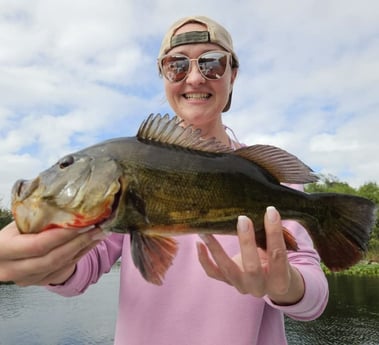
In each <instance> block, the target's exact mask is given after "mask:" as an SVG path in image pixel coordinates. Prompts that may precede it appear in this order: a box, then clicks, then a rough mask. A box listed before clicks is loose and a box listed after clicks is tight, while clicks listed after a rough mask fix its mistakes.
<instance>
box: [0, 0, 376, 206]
mask: <svg viewBox="0 0 379 345" xmlns="http://www.w3.org/2000/svg"><path fill="white" fill-rule="evenodd" d="M0 2H1V8H2V12H1V14H0V46H1V47H3V48H2V49H1V50H0V139H1V145H0V159H1V161H2V162H7V163H6V164H2V165H1V169H0V198H1V199H3V202H5V203H6V204H8V200H9V193H10V188H11V186H12V184H13V182H14V181H15V179H16V178H20V177H26V178H29V177H31V176H33V175H34V174H37V173H38V171H40V170H42V169H44V168H46V167H48V166H49V165H50V164H52V163H53V162H54V161H55V160H56V159H57V158H58V157H60V156H61V155H63V154H65V153H67V152H70V151H72V150H76V149H78V148H81V147H84V146H87V145H90V144H92V143H94V142H96V141H99V140H102V139H103V138H108V137H112V136H120V135H124V136H126V135H134V133H135V131H136V129H137V127H138V124H139V123H140V122H141V121H142V119H143V118H145V117H146V115H147V114H149V113H150V112H159V111H160V112H163V113H164V112H166V111H168V105H167V103H165V102H164V101H163V100H164V95H163V88H162V85H161V84H162V82H161V80H160V79H159V78H158V76H157V71H156V65H155V58H156V54H157V52H158V49H159V45H160V40H161V39H162V35H163V34H164V32H165V30H166V29H167V28H168V27H169V26H170V25H171V23H172V22H173V21H174V20H176V19H178V18H179V17H182V16H185V15H191V14H205V15H209V16H211V17H213V18H214V19H216V20H218V21H220V22H222V23H223V24H224V25H225V26H226V27H227V28H228V29H229V30H230V32H231V33H232V36H233V38H234V43H235V48H236V50H237V53H238V55H239V57H240V62H241V68H240V75H239V77H238V79H237V81H236V85H235V89H234V94H233V106H232V109H231V111H230V113H227V114H226V115H225V117H224V119H225V122H226V124H228V125H229V126H230V127H232V128H233V129H234V131H235V132H236V134H237V136H238V137H239V138H240V139H241V140H242V141H244V142H246V143H249V144H253V143H256V142H261V143H270V144H274V145H278V146H281V147H283V148H285V149H287V150H289V151H291V152H293V153H295V154H297V155H298V156H299V157H300V158H301V159H303V160H304V161H305V162H306V163H307V164H308V165H310V166H312V167H314V168H316V169H317V170H320V171H321V172H327V173H332V174H334V175H336V176H340V177H341V178H342V179H344V180H346V181H347V182H349V183H351V184H353V185H355V186H358V185H360V184H362V183H365V182H367V181H378V177H379V166H378V160H377V159H376V156H377V152H378V151H379V137H378V135H377V133H376V132H377V129H378V127H379V126H378V124H379V122H378V120H377V119H378V111H379V101H378V95H379V73H378V71H379V22H378V20H377V15H378V13H379V3H378V2H377V1H375V0H362V1H360V2H359V3H358V2H356V1H353V0H347V1H346V0H345V1H342V0H335V1H327V0H319V1H312V0H306V1H297V0H284V1H280V2H278V1H276V0H275V1H274V0H268V1H258V0H254V1H249V2H241V1H240V2H235V3H233V5H231V4H230V3H228V2H220V1H218V0H210V1H206V2H204V1H201V0H195V1H193V2H188V4H187V3H186V4H181V6H180V7H178V6H177V1H173V0H166V1H154V2H153V1H147V0H143V1H138V2H135V1H132V0H126V1H125V0H124V1H122V0H108V1H101V0H67V1H57V0H27V1H26V0H20V1H13V0H0ZM193 8H196V9H197V10H196V11H194V10H193ZM4 47H5V48H6V49H5V48H4Z"/></svg>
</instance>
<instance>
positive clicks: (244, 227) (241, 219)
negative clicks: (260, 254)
mask: <svg viewBox="0 0 379 345" xmlns="http://www.w3.org/2000/svg"><path fill="white" fill-rule="evenodd" d="M237 230H238V231H239V232H247V231H248V230H249V224H248V220H247V217H246V216H238V221H237Z"/></svg>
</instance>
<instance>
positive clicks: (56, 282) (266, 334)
mask: <svg viewBox="0 0 379 345" xmlns="http://www.w3.org/2000/svg"><path fill="white" fill-rule="evenodd" d="M158 67H159V71H160V73H161V74H162V76H163V80H164V87H165V92H166V96H167V99H168V101H169V103H170V106H171V107H172V109H173V111H174V113H175V114H176V115H177V116H178V117H179V118H181V119H182V120H183V123H184V124H185V125H186V124H191V125H193V126H194V127H197V128H200V129H201V130H202V134H203V136H204V137H216V138H217V139H218V140H219V141H221V142H222V143H224V144H225V145H229V146H231V147H232V148H237V147H239V143H238V142H236V141H234V140H232V139H230V138H229V136H228V134H227V132H226V128H225V126H224V125H223V123H222V117H221V114H222V112H224V111H227V110H228V109H229V107H230V103H231V98H232V90H233V85H234V81H235V79H236V76H237V71H238V58H237V56H236V54H235V52H234V50H233V45H232V40H231V37H230V35H229V33H228V32H227V31H226V30H225V29H224V28H223V27H222V26H220V25H219V24H218V23H216V22H214V21H213V20H211V19H209V18H206V17H188V18H184V19H182V20H180V21H178V22H176V23H174V25H173V26H172V27H171V28H170V29H169V30H168V32H167V34H166V35H165V37H164V39H163V41H162V46H161V50H160V53H159V59H158ZM298 188H300V187H298ZM268 206H269V205H268ZM264 222H265V231H266V237H267V251H266V252H264V251H263V250H261V249H259V248H257V247H256V244H255V238H254V229H253V224H252V222H251V220H250V219H248V218H247V217H244V216H240V217H239V219H238V224H237V233H238V238H237V237H235V236H211V235H206V236H202V240H203V242H200V241H199V240H198V237H197V236H196V235H186V236H181V237H179V238H178V242H179V248H180V249H179V252H178V255H177V256H176V258H175V260H174V263H173V265H172V266H171V267H170V269H169V270H168V272H167V274H166V277H165V280H164V283H163V285H162V286H155V285H153V284H150V283H147V282H146V281H145V280H144V279H143V278H142V277H141V275H140V273H139V271H137V269H136V268H135V267H134V265H133V263H132V262H131V260H130V259H129V258H130V243H129V238H128V236H127V235H120V234H112V235H110V236H109V237H107V238H105V237H104V235H103V234H102V233H101V232H100V230H99V229H95V230H92V231H90V232H88V233H83V234H77V232H74V231H70V230H69V229H56V230H55V231H48V232H44V233H41V234H37V235H22V236H21V235H19V233H18V231H17V229H16V227H15V225H14V223H12V224H10V225H9V226H8V227H6V228H5V229H4V230H2V231H1V232H0V248H1V250H0V280H13V281H15V282H16V283H17V284H19V285H49V286H48V289H50V290H51V291H54V292H56V293H59V294H61V295H63V296H73V295H77V294H80V293H83V292H84V291H85V290H86V288H87V287H88V286H89V285H90V284H92V283H95V282H96V281H97V280H98V279H99V278H100V276H101V275H102V274H103V273H105V272H108V271H109V270H110V269H111V267H112V265H113V264H114V263H115V262H116V261H117V259H119V258H120V256H122V264H121V282H120V296H119V313H118V320H117V327H116V335H115V344H128V345H134V344H136V345H137V344H138V345H143V344H148V345H151V344H156V345H159V344H162V345H163V344H164V345H168V344H191V345H192V344H196V345H202V344H204V345H211V344H212V345H213V344H218V345H223V344H225V345H229V344H235V345H238V344H259V345H263V344H267V345H273V344H286V337H285V331H284V323H283V315H284V314H287V315H288V316H290V317H293V318H295V319H298V320H312V319H315V318H317V317H318V316H319V315H320V314H321V313H322V312H323V310H324V308H325V306H326V303H327V298H328V286H327V282H326V279H325V276H324V274H323V272H322V270H321V268H320V260H319V256H318V254H317V252H316V251H315V250H314V249H313V245H312V241H311V239H310V238H309V236H308V234H307V232H306V231H305V229H303V228H302V227H301V226H300V225H299V224H298V223H296V222H294V221H284V222H281V220H280V215H279V213H278V212H277V211H276V209H275V208H274V207H272V206H270V207H268V208H267V212H266V214H265V219H264ZM282 226H285V227H286V228H287V229H288V230H289V231H290V232H291V233H292V234H293V235H294V236H295V237H296V240H297V243H298V246H299V250H298V251H297V252H287V251H286V248H285V244H284V239H283V235H282ZM124 254H125V255H124ZM204 271H205V273H206V274H205V273H204ZM210 278H213V279H210Z"/></svg>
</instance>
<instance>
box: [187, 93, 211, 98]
mask: <svg viewBox="0 0 379 345" xmlns="http://www.w3.org/2000/svg"><path fill="white" fill-rule="evenodd" d="M184 97H185V98H186V99H208V98H209V94H208V93H190V94H185V95H184Z"/></svg>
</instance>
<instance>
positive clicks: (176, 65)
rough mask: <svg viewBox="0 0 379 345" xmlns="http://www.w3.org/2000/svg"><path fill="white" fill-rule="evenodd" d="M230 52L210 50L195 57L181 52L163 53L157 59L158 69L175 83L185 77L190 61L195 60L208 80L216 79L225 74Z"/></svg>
mask: <svg viewBox="0 0 379 345" xmlns="http://www.w3.org/2000/svg"><path fill="white" fill-rule="evenodd" d="M230 57H231V53H229V52H224V51H210V52H206V53H204V54H201V55H200V56H199V57H198V58H197V59H190V58H189V57H188V56H186V55H183V54H172V55H164V56H162V57H161V58H159V59H158V65H159V71H160V72H161V74H162V75H163V76H164V77H165V78H166V79H167V80H168V81H170V82H172V83H175V82H178V81H182V80H184V79H186V78H187V76H188V74H189V71H190V67H191V62H192V61H196V65H197V68H198V69H199V71H200V73H201V75H202V76H203V77H204V78H205V79H208V80H218V79H220V78H222V76H223V75H224V74H225V71H226V67H227V66H228V64H229V63H230Z"/></svg>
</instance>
